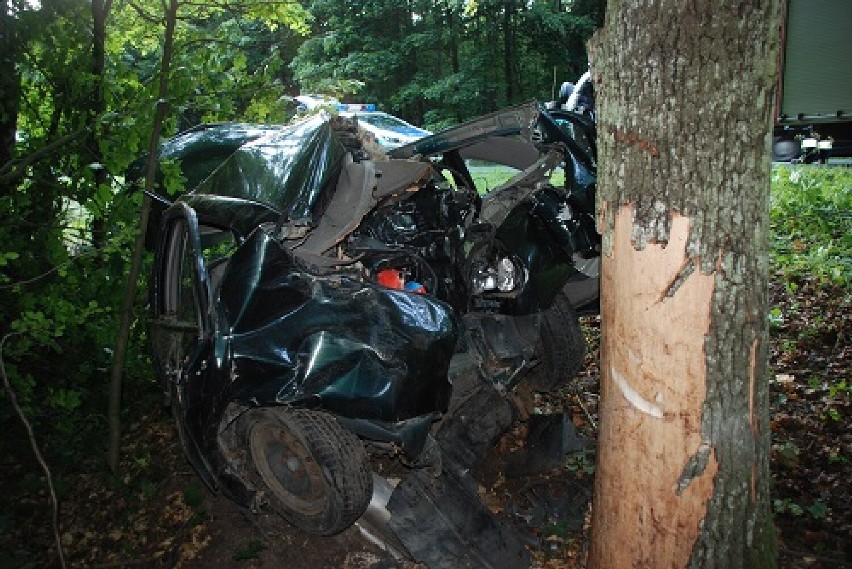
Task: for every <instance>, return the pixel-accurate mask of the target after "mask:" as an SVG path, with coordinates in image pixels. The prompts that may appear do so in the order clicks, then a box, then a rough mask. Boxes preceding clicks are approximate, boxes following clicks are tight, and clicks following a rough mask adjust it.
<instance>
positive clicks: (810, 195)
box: [770, 166, 852, 286]
mask: <svg viewBox="0 0 852 569" xmlns="http://www.w3.org/2000/svg"><path fill="white" fill-rule="evenodd" d="M770 201H771V214H770V223H771V228H772V237H771V238H772V243H771V247H770V255H771V257H772V262H773V265H774V266H775V267H777V268H778V270H779V271H780V272H781V273H782V274H783V275H785V277H787V280H789V277H791V276H794V275H802V274H807V275H810V276H811V277H813V278H816V279H818V280H821V281H829V282H833V283H835V284H837V285H841V286H848V285H849V284H850V281H852V168H845V167H824V166H777V167H776V168H775V169H774V170H773V172H772V185H771V191H770Z"/></svg>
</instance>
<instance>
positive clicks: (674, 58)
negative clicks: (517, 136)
mask: <svg viewBox="0 0 852 569" xmlns="http://www.w3.org/2000/svg"><path fill="white" fill-rule="evenodd" d="M779 6H780V3H779V2H777V1H775V0H725V1H722V2H719V1H718V0H693V1H691V2H682V0H620V1H619V0H610V3H609V5H608V8H607V16H606V21H605V24H604V27H603V28H602V29H601V30H600V31H599V32H598V33H597V35H596V36H595V37H594V38H593V40H592V41H591V42H590V55H591V60H592V69H593V72H594V75H595V81H596V89H597V96H598V99H597V102H598V133H599V141H598V143H599V153H600V154H599V158H600V160H599V164H600V169H599V172H598V175H599V176H598V204H597V206H598V215H599V217H598V223H599V228H600V230H601V233H602V235H603V262H602V283H601V314H602V344H601V403H600V421H601V425H600V434H599V439H598V455H597V471H596V480H595V499H594V508H593V519H592V542H591V547H590V552H589V567H591V568H593V569H621V568H628V567H629V568H631V569H636V568H654V569H658V568H669V567H671V568H684V567H693V568H695V567H718V568H725V569H736V568H750V569H760V568H765V567H774V566H775V563H776V561H775V542H774V529H773V526H772V517H771V509H770V500H769V480H770V479H769V417H768V381H767V368H766V352H767V351H766V345H767V327H766V310H767V300H766V281H767V275H768V267H767V264H768V260H767V248H768V238H767V230H768V221H769V218H768V194H769V175H770V165H769V156H770V153H769V151H770V137H769V134H770V132H771V128H770V127H771V116H772V102H773V99H772V89H773V85H774V77H775V75H776V73H777V68H776V66H775V65H776V55H777V52H778V49H779V45H778V43H779V42H778V26H779V22H780V10H779Z"/></svg>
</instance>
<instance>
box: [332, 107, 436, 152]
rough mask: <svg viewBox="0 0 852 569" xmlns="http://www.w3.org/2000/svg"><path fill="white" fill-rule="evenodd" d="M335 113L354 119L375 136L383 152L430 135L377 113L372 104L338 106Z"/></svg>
mask: <svg viewBox="0 0 852 569" xmlns="http://www.w3.org/2000/svg"><path fill="white" fill-rule="evenodd" d="M337 112H338V113H339V114H340V116H344V117H354V118H356V119H357V120H358V125H359V126H360V127H361V128H363V129H364V130H366V131H369V132H371V133H372V134H373V135H375V137H376V142H378V143H379V146H381V147H382V149H384V150H385V151H388V150H392V149H394V148H397V147H399V146H403V145H405V144H408V143H410V142H414V141H415V140H419V139H421V138H423V137H424V136H429V135H430V134H432V132H431V131H428V130H424V129H422V128H418V127H416V126H414V125H412V124H409V123H407V122H405V121H404V120H402V119H401V118H398V117H395V116H393V115H389V114H388V113H383V112H382V111H377V110H376V105H373V104H363V103H355V104H352V103H350V104H340V105H338V106H337Z"/></svg>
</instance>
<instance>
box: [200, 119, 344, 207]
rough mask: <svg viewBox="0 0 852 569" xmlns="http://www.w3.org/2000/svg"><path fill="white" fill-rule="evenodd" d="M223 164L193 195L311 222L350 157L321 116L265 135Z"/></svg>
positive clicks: (263, 131)
mask: <svg viewBox="0 0 852 569" xmlns="http://www.w3.org/2000/svg"><path fill="white" fill-rule="evenodd" d="M261 132H262V134H260V133H259V136H257V137H255V138H253V139H251V140H249V141H247V142H246V143H245V144H243V145H242V146H240V147H239V148H238V149H236V150H235V151H234V152H233V153H232V154H231V155H230V156H229V157H228V158H227V159H226V160H224V161H223V162H222V163H221V164H220V165H219V166H218V167H217V168H216V169H215V170H214V171H213V172H211V174H210V175H209V176H208V177H207V178H206V179H205V180H204V181H202V182H201V183H199V184H198V185H197V186H196V187H195V188H194V189H193V190H192V193H193V194H213V195H218V196H229V197H234V198H242V199H246V200H253V201H257V202H260V203H263V204H266V205H269V206H271V207H273V208H275V209H278V210H279V211H282V212H285V213H286V214H287V216H288V217H289V218H290V219H300V218H304V217H308V216H310V215H311V213H312V209H313V206H314V204H316V202H317V200H318V199H319V196H320V194H321V193H322V191H323V189H324V188H325V187H326V185H327V184H328V183H329V181H330V180H331V179H332V178H333V177H335V176H336V174H337V168H338V167H339V166H340V163H341V161H342V160H343V156H344V154H345V153H346V151H345V149H344V147H343V145H342V144H341V143H340V142H339V141H338V139H337V138H336V136H335V135H334V132H333V130H332V128H331V126H330V124H329V123H328V121H327V120H326V119H325V118H324V117H322V116H317V117H314V118H312V119H309V120H306V121H303V122H300V123H297V124H296V125H293V126H291V127H286V128H280V129H275V130H266V129H263V130H262V131H261Z"/></svg>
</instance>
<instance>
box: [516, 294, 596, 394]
mask: <svg viewBox="0 0 852 569" xmlns="http://www.w3.org/2000/svg"><path fill="white" fill-rule="evenodd" d="M536 355H537V356H538V359H539V362H540V363H539V365H538V366H537V367H536V368H534V369H533V370H532V372H531V374H530V376H529V379H528V385H529V386H530V387H531V388H532V389H534V390H535V391H545V392H547V391H553V390H555V389H559V388H560V387H562V386H564V385H565V384H567V383H568V382H569V381H571V380H572V379H574V378H575V377H576V376H577V374H578V373H580V371H581V370H582V369H583V365H584V359H585V357H586V339H585V337H584V336H583V330H582V328H581V327H580V318H579V316H577V313H576V312H575V311H574V309H573V308H572V307H571V303H570V302H569V301H568V298H567V297H566V296H565V295H564V294H561V293H560V294H559V295H558V296H557V297H556V300H555V301H554V302H553V305H552V306H551V307H550V308H549V309H547V310H546V311H545V312H544V313H542V317H541V325H540V326H539V341H538V346H537V347H536Z"/></svg>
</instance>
